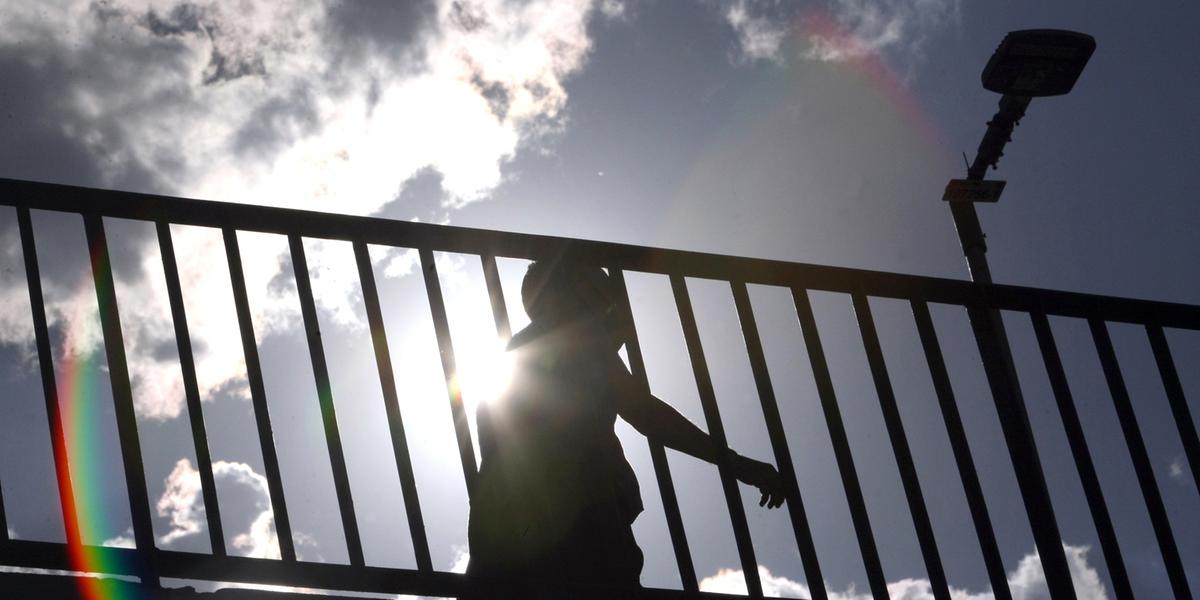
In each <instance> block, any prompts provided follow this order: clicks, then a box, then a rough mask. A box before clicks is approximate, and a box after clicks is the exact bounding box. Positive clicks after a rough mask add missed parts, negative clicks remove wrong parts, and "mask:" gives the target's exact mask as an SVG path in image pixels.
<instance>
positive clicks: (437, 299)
mask: <svg viewBox="0 0 1200 600" xmlns="http://www.w3.org/2000/svg"><path fill="white" fill-rule="evenodd" d="M419 254H420V256H421V271H423V272H424V274H425V293H426V295H427V296H428V297H429V310H430V312H431V313H432V315H433V329H434V332H435V333H436V334H437V341H438V353H439V354H440V355H441V358H442V372H443V374H444V375H445V377H446V393H447V395H448V398H449V401H450V415H451V416H452V418H453V419H454V435H455V437H457V438H458V457H459V460H460V461H461V462H462V470H463V480H464V481H465V482H466V486H467V497H468V499H469V498H470V497H471V495H472V494H473V493H474V491H475V478H476V476H477V475H478V465H477V464H476V462H475V447H474V446H472V445H471V427H470V425H469V424H468V423H467V411H466V409H465V408H463V399H462V391H461V389H460V388H459V385H458V368H457V366H456V365H455V361H454V342H453V341H452V340H451V338H450V323H449V321H447V319H446V302H445V300H444V299H443V298H442V284H441V282H440V281H438V274H437V264H436V263H435V262H434V260H433V252H432V251H431V250H429V249H428V248H421V249H420V251H419Z"/></svg>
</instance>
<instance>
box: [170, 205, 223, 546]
mask: <svg viewBox="0 0 1200 600" xmlns="http://www.w3.org/2000/svg"><path fill="white" fill-rule="evenodd" d="M156 227H157V230H158V249H159V253H160V254H161V255H162V264H163V274H164V276H165V278H166V283H167V298H168V300H169V302H170V304H171V320H172V321H173V322H174V324H175V344H176V348H177V349H178V352H179V368H180V371H182V374H183V392H184V397H185V399H186V400H187V409H188V420H189V422H190V423H191V426H192V444H193V446H194V447H195V449H196V469H197V471H199V473H200V489H201V492H202V494H203V496H204V516H205V519H206V521H207V523H208V544H209V547H210V549H211V550H212V553H213V554H215V555H217V556H225V533H224V529H223V528H222V525H221V510H220V508H219V507H218V506H217V485H216V482H215V481H214V480H213V471H212V456H211V455H210V454H209V450H208V433H207V431H206V429H205V427H204V413H203V409H202V408H201V406H200V404H201V403H200V387H199V384H198V383H197V381H196V361H195V357H194V356H193V355H192V337H191V333H190V331H189V330H188V324H187V312H186V310H185V309H184V306H183V290H182V289H181V287H180V284H179V265H178V264H177V262H176V260H175V243H174V241H173V240H172V239H171V225H170V223H167V222H166V221H158V222H157V223H156Z"/></svg>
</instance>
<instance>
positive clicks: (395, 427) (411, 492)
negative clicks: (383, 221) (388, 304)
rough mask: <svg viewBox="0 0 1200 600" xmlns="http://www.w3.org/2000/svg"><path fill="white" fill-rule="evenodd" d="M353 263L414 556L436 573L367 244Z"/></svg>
mask: <svg viewBox="0 0 1200 600" xmlns="http://www.w3.org/2000/svg"><path fill="white" fill-rule="evenodd" d="M354 259H355V262H356V263H357V264H358V278H359V281H360V285H361V286H362V294H363V304H364V305H365V306H366V309H367V323H368V326H369V327H370V329H371V343H372V345H373V346H374V349H375V363H376V366H377V367H378V370H379V384H380V387H381V388H382V390H383V406H384V412H385V413H386V414H387V420H388V430H389V431H390V432H391V436H392V453H393V455H394V456H395V459H396V472H397V473H398V474H399V476H400V492H401V494H402V495H403V497H404V510H405V512H406V513H408V531H409V534H410V535H411V536H412V543H413V554H414V555H415V556H416V560H417V569H418V570H420V571H425V572H429V571H432V570H433V561H432V559H431V558H430V555H429V540H428V538H426V535H425V520H424V518H423V517H422V516H421V504H420V500H419V498H418V496H417V481H416V478H415V477H414V476H413V467H412V457H411V456H410V455H409V450H408V438H407V436H406V435H405V433H404V419H403V418H402V417H401V415H400V400H399V398H398V396H397V394H396V376H395V373H394V372H393V371H392V357H391V351H390V350H389V349H388V342H387V333H386V332H385V331H384V326H383V310H382V309H381V308H380V305H379V290H378V289H377V288H376V286H375V272H374V270H372V268H371V257H370V255H369V254H368V251H367V245H366V244H365V243H364V242H362V241H355V242H354Z"/></svg>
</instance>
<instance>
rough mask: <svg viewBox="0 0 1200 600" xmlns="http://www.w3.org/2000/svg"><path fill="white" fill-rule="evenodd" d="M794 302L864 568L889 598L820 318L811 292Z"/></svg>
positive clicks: (877, 593)
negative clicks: (826, 353)
mask: <svg viewBox="0 0 1200 600" xmlns="http://www.w3.org/2000/svg"><path fill="white" fill-rule="evenodd" d="M792 302H793V303H794V304H795V305H796V317H797V319H798V320H799V321H800V332H801V335H802V336H803V337H804V348H805V350H807V351H808V361H809V364H811V365H812V373H813V381H814V383H815V384H816V386H817V396H818V397H819V398H820V401H821V411H822V412H823V413H824V414H825V427H826V429H828V430H829V442H830V444H831V445H832V446H833V456H834V458H835V459H836V460H837V466H838V474H839V475H840V476H841V479H842V490H843V491H844V492H845V493H846V505H847V506H848V507H849V509H850V520H851V521H852V522H853V524H854V535H855V537H856V538H857V539H858V548H859V551H860V552H862V559H863V568H864V569H866V571H867V583H868V584H869V585H870V586H871V595H872V596H873V597H874V599H875V600H888V598H889V597H890V594H889V593H888V589H887V579H886V578H884V575H883V563H881V562H880V560H879V548H878V547H877V546H876V545H875V535H874V534H873V533H872V532H871V517H870V515H868V514H867V501H866V499H865V498H863V491H862V484H861V483H860V482H859V481H858V470H857V469H855V467H854V456H853V455H852V454H851V452H850V438H849V437H847V435H846V426H845V424H844V422H843V421H842V410H841V408H840V407H838V402H837V393H836V392H835V391H834V389H833V378H832V377H830V375H829V364H828V363H827V362H826V360H825V349H824V348H823V347H822V346H821V334H820V332H818V331H817V320H816V318H815V317H814V316H813V311H812V303H811V302H810V301H809V299H808V292H807V291H806V290H804V289H801V288H792Z"/></svg>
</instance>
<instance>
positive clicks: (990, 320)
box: [965, 305, 1076, 600]
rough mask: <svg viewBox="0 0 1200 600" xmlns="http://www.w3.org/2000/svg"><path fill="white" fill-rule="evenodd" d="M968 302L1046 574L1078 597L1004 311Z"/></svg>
mask: <svg viewBox="0 0 1200 600" xmlns="http://www.w3.org/2000/svg"><path fill="white" fill-rule="evenodd" d="M965 308H966V310H967V320H968V321H969V322H970V324H971V332H972V334H973V335H974V336H975V345H976V347H977V348H978V350H979V358H980V360H981V362H982V364H983V373H984V377H985V378H986V379H987V383H988V388H989V389H990V390H991V393H992V403H993V404H994V405H995V407H996V417H997V419H998V420H999V422H1000V431H1001V433H1002V434H1003V435H1004V444H1005V446H1006V448H1007V450H1008V457H1009V462H1010V463H1011V464H1012V468H1013V475H1014V476H1016V479H1017V488H1018V490H1019V491H1020V492H1021V503H1022V504H1023V505H1024V508H1025V516H1026V517H1028V519H1029V525H1030V529H1031V530H1032V533H1033V543H1034V546H1035V548H1036V549H1037V552H1038V558H1039V560H1040V561H1041V563H1042V571H1043V572H1044V573H1045V575H1046V587H1047V589H1049V591H1050V595H1051V596H1053V597H1055V598H1056V599H1058V598H1062V599H1064V600H1073V599H1074V598H1076V594H1075V586H1074V583H1073V582H1072V581H1071V568H1070V565H1069V564H1068V563H1067V555H1066V551H1065V550H1064V548H1063V541H1062V535H1061V534H1060V532H1059V528H1058V519H1057V518H1056V517H1055V515H1054V506H1053V504H1052V503H1051V498H1050V489H1049V487H1048V486H1047V484H1046V475H1045V472H1044V471H1043V469H1042V461H1041V458H1039V456H1038V450H1037V441H1036V440H1035V439H1034V437H1033V426H1032V425H1031V424H1030V421H1029V413H1028V411H1027V409H1026V406H1025V397H1024V395H1023V394H1022V391H1021V384H1020V381H1019V380H1018V378H1017V368H1016V366H1015V365H1014V364H1013V359H1012V349H1011V348H1010V347H1009V344H1008V334H1007V332H1006V331H1005V329H1004V322H1003V320H1002V319H1001V315H1000V311H998V310H995V309H990V308H985V307H983V306H980V305H967V306H966V307H965Z"/></svg>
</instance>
